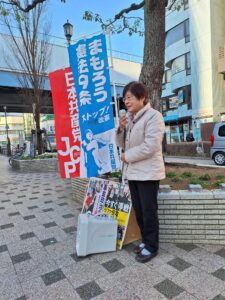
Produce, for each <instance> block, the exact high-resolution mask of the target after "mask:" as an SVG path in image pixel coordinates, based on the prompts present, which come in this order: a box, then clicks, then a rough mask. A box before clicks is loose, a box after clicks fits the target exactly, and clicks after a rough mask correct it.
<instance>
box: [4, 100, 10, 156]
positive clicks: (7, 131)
mask: <svg viewBox="0 0 225 300" xmlns="http://www.w3.org/2000/svg"><path fill="white" fill-rule="evenodd" d="M3 108H4V111H5V130H6V138H7V155H8V156H10V154H11V149H10V139H9V126H8V123H7V115H6V110H7V107H6V106H3Z"/></svg>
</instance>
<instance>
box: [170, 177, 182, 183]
mask: <svg viewBox="0 0 225 300" xmlns="http://www.w3.org/2000/svg"><path fill="white" fill-rule="evenodd" d="M171 181H172V182H180V181H181V180H180V178H178V177H173V178H172V179H171Z"/></svg>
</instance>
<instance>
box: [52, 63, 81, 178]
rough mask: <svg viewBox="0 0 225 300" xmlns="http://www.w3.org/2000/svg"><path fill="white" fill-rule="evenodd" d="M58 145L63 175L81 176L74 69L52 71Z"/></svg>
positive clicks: (68, 176)
mask: <svg viewBox="0 0 225 300" xmlns="http://www.w3.org/2000/svg"><path fill="white" fill-rule="evenodd" d="M49 80H50V85H51V91H52V100H53V108H54V115H55V134H56V145H57V152H58V159H59V167H60V174H61V177H62V178H73V177H79V176H80V126H79V116H78V106H77V97H76V91H75V85H74V79H73V74H72V70H71V68H65V69H60V70H57V71H54V72H52V73H49Z"/></svg>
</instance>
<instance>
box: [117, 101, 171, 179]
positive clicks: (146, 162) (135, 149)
mask: <svg viewBox="0 0 225 300" xmlns="http://www.w3.org/2000/svg"><path fill="white" fill-rule="evenodd" d="M127 117H128V123H127V126H126V129H125V131H124V130H120V129H118V130H117V133H116V143H117V145H118V146H119V147H121V148H122V149H123V150H124V155H125V160H126V163H124V168H123V178H124V179H128V180H140V181H146V180H161V179H163V178H165V166H164V161H163V155H162V139H163V135H164V131H165V125H164V121H163V117H162V115H161V113H160V112H158V111H157V110H155V109H153V108H151V106H150V104H149V103H148V104H146V105H145V106H144V107H143V108H142V109H141V110H140V111H139V112H138V113H137V114H136V115H135V116H134V117H133V116H132V114H130V113H128V114H127Z"/></svg>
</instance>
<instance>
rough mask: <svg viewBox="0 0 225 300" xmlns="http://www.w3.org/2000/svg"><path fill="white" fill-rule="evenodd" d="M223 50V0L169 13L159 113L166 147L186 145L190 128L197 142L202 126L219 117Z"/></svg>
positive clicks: (224, 106)
mask: <svg viewBox="0 0 225 300" xmlns="http://www.w3.org/2000/svg"><path fill="white" fill-rule="evenodd" d="M224 46H225V1H224V0H189V1H188V3H187V4H186V5H185V6H184V7H183V8H182V9H181V10H179V11H168V12H167V14H166V51H165V65H166V71H165V75H164V84H163V93H162V98H163V102H162V111H163V114H164V120H165V122H166V125H167V126H166V129H167V141H168V142H177V141H182V140H185V136H186V133H187V131H188V130H189V129H192V130H193V133H194V136H195V138H196V139H197V140H198V139H200V127H201V123H202V122H212V121H220V120H221V118H223V117H222V116H223V114H225V48H224ZM219 54H220V60H219Z"/></svg>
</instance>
